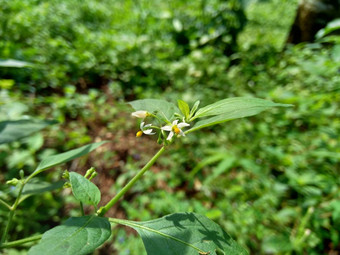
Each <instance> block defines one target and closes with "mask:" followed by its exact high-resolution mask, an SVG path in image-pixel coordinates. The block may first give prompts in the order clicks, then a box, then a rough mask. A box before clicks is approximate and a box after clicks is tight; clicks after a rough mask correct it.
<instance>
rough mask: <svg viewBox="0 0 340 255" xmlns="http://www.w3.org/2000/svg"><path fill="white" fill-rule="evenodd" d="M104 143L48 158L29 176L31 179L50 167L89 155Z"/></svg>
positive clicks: (89, 145) (93, 144) (92, 144)
mask: <svg viewBox="0 0 340 255" xmlns="http://www.w3.org/2000/svg"><path fill="white" fill-rule="evenodd" d="M104 143H107V141H102V142H98V143H91V144H88V145H85V146H82V147H80V148H77V149H74V150H70V151H67V152H64V153H61V154H57V155H52V156H49V157H47V158H45V159H44V160H43V161H41V162H40V164H39V165H38V167H37V169H35V171H34V172H33V174H32V175H31V176H32V177H33V176H35V175H37V174H39V173H41V172H43V171H45V170H47V169H49V168H51V167H54V166H56V165H59V164H62V163H65V162H68V161H70V160H72V159H75V158H79V157H81V156H84V155H86V154H88V153H90V152H91V151H93V150H94V149H96V148H98V147H99V146H101V145H103V144H104Z"/></svg>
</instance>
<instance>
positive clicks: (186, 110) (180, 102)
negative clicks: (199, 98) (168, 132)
mask: <svg viewBox="0 0 340 255" xmlns="http://www.w3.org/2000/svg"><path fill="white" fill-rule="evenodd" d="M177 103H178V107H179V109H180V110H181V112H182V113H183V115H184V117H185V119H186V120H187V119H188V118H189V113H190V108H189V105H188V104H187V103H186V102H184V101H183V100H177Z"/></svg>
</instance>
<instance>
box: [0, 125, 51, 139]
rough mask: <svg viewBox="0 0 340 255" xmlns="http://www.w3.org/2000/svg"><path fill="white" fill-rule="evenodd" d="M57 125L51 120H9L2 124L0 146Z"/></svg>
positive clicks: (0, 127)
mask: <svg viewBox="0 0 340 255" xmlns="http://www.w3.org/2000/svg"><path fill="white" fill-rule="evenodd" d="M55 123H57V122H56V121H50V120H34V119H27V120H9V121H1V122H0V144H3V143H10V142H13V141H16V140H19V139H21V138H24V137H26V136H29V135H31V134H33V133H35V132H38V131H40V130H42V129H43V128H45V127H47V126H49V125H52V124H55Z"/></svg>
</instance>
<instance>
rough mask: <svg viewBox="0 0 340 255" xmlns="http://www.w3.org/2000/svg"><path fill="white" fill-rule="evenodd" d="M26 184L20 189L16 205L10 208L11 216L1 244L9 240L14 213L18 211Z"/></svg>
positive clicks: (22, 184)
mask: <svg viewBox="0 0 340 255" xmlns="http://www.w3.org/2000/svg"><path fill="white" fill-rule="evenodd" d="M25 184H26V183H25V182H22V183H21V187H20V190H19V193H18V196H17V198H16V200H15V202H14V204H13V205H12V206H11V207H10V212H9V214H8V221H7V224H6V227H5V231H4V233H3V234H2V237H1V241H0V244H2V243H4V242H5V241H6V240H7V235H8V232H9V229H10V227H11V224H12V220H13V216H14V212H15V210H16V209H17V207H18V205H19V202H20V197H21V194H22V190H23V189H24V186H25Z"/></svg>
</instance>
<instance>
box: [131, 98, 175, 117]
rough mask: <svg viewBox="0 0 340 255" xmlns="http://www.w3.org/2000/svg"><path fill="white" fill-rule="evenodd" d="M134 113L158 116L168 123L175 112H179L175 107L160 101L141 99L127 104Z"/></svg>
mask: <svg viewBox="0 0 340 255" xmlns="http://www.w3.org/2000/svg"><path fill="white" fill-rule="evenodd" d="M129 104H130V105H131V106H132V108H133V109H135V111H147V112H150V113H152V114H156V115H158V116H159V117H160V118H162V119H165V120H167V121H169V122H170V120H171V119H172V118H173V116H174V113H175V112H179V109H178V108H177V107H176V105H174V104H172V103H169V102H168V101H165V100H160V99H141V100H136V101H132V102H129Z"/></svg>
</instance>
